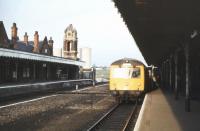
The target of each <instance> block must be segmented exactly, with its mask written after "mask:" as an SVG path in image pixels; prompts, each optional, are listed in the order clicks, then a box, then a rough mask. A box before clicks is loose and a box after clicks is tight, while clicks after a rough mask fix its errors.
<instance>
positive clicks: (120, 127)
mask: <svg viewBox="0 0 200 131" xmlns="http://www.w3.org/2000/svg"><path fill="white" fill-rule="evenodd" d="M137 106H138V102H137V101H136V102H135V103H129V104H118V105H116V106H114V107H113V108H112V109H110V110H109V111H108V112H107V113H106V114H105V115H104V116H103V117H101V118H100V119H99V120H98V121H97V122H96V123H95V124H94V125H92V126H91V127H90V128H89V129H88V130H87V131H127V130H133V129H131V128H133V127H131V126H132V125H133V122H134V120H133V119H134V116H135V114H136V112H137Z"/></svg>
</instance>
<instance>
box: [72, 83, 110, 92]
mask: <svg viewBox="0 0 200 131" xmlns="http://www.w3.org/2000/svg"><path fill="white" fill-rule="evenodd" d="M105 85H108V84H103V85H98V86H95V87H101V86H105ZM90 88H93V86H90V87H87V88H83V89H79V90H73V91H72V92H78V91H84V90H88V89H90Z"/></svg>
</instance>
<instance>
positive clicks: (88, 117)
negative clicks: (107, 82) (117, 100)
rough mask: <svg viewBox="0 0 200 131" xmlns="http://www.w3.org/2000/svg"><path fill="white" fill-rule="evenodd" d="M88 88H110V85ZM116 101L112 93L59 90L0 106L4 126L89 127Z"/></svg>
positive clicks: (45, 129) (10, 128) (35, 128)
mask: <svg viewBox="0 0 200 131" xmlns="http://www.w3.org/2000/svg"><path fill="white" fill-rule="evenodd" d="M84 92H108V86H102V87H97V88H90V89H88V90H85V91H84ZM92 95H93V96H92ZM113 104H114V99H113V97H111V96H110V95H102V94H59V95H58V96H55V97H49V98H46V99H42V100H38V101H34V102H30V103H24V104H20V105H16V106H11V107H7V108H2V109H0V130H1V131H3V130H6V131H8V130H42V131H47V130H48V131H49V130H50V131H54V130H61V131H62V130H63V131H64V130H65V131H66V130H70V131H71V130H86V129H87V128H88V127H89V126H90V125H91V124H93V123H94V122H95V120H97V119H98V118H99V117H101V116H102V115H103V114H104V113H105V112H106V111H107V110H108V109H109V108H110V107H111V106H112V105H113Z"/></svg>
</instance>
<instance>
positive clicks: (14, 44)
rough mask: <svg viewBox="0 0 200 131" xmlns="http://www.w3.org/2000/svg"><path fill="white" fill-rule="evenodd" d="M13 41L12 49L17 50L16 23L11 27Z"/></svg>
mask: <svg viewBox="0 0 200 131" xmlns="http://www.w3.org/2000/svg"><path fill="white" fill-rule="evenodd" d="M11 39H12V48H14V49H15V48H17V40H18V37H17V25H16V23H13V26H12V27H11Z"/></svg>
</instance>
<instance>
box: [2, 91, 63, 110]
mask: <svg viewBox="0 0 200 131" xmlns="http://www.w3.org/2000/svg"><path fill="white" fill-rule="evenodd" d="M58 95H61V94H56V95H50V96H43V97H39V98H36V99H31V100H27V101H22V102H17V103H13V104H8V105H5V106H0V109H2V108H5V107H10V106H15V105H19V104H24V103H28V102H33V101H38V100H41V99H45V98H49V97H54V96H58Z"/></svg>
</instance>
